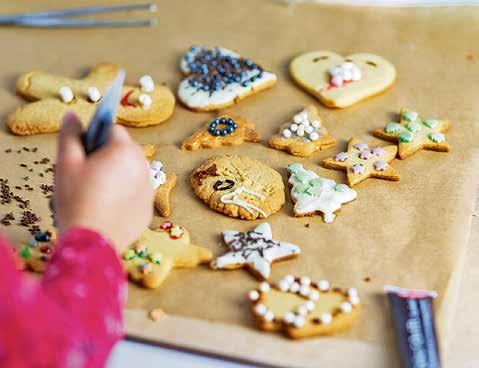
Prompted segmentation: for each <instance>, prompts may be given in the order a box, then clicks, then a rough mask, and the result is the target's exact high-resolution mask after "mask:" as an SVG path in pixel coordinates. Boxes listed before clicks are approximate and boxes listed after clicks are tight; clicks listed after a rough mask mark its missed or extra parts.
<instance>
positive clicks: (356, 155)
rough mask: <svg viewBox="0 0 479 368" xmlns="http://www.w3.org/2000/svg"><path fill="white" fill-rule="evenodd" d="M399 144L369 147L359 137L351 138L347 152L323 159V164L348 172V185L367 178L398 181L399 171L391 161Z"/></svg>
mask: <svg viewBox="0 0 479 368" xmlns="http://www.w3.org/2000/svg"><path fill="white" fill-rule="evenodd" d="M397 150H398V149H397V146H394V145H389V146H383V147H380V146H376V147H371V148H370V147H369V146H368V144H366V143H364V142H361V141H360V140H359V139H356V138H351V139H350V140H349V143H348V151H347V152H339V153H338V154H336V155H335V156H334V157H331V158H327V159H325V160H323V166H324V167H326V168H328V169H333V170H344V171H346V172H347V177H348V185H350V186H353V185H356V184H358V183H360V182H362V181H363V180H365V179H367V178H378V179H385V180H392V181H398V180H399V178H400V177H399V173H398V172H397V171H396V170H395V169H394V168H393V167H392V166H391V165H389V163H390V162H391V161H392V160H394V158H395V157H396V154H397Z"/></svg>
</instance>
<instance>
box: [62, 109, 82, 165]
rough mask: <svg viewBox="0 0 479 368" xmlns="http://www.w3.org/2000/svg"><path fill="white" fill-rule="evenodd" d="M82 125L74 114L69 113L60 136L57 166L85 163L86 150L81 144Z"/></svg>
mask: <svg viewBox="0 0 479 368" xmlns="http://www.w3.org/2000/svg"><path fill="white" fill-rule="evenodd" d="M81 132H82V125H81V122H80V120H79V119H78V117H77V116H76V115H75V114H74V113H73V112H67V113H66V114H65V116H64V117H63V124H62V128H61V130H60V133H59V134H58V144H57V165H62V166H63V165H66V166H71V165H77V164H79V163H81V162H83V161H84V159H85V150H84V148H83V145H82V143H81Z"/></svg>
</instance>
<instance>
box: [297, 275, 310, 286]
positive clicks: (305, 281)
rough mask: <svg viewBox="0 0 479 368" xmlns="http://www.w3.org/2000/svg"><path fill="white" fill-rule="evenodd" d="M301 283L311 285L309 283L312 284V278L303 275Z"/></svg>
mask: <svg viewBox="0 0 479 368" xmlns="http://www.w3.org/2000/svg"><path fill="white" fill-rule="evenodd" d="M299 283H300V284H301V285H306V286H309V285H311V279H310V278H309V277H308V276H302V277H301V278H300V279H299Z"/></svg>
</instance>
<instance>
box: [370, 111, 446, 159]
mask: <svg viewBox="0 0 479 368" xmlns="http://www.w3.org/2000/svg"><path fill="white" fill-rule="evenodd" d="M450 125H451V123H450V122H449V121H448V120H438V119H432V118H428V119H424V120H422V119H421V118H420V117H419V114H418V113H417V112H416V111H412V110H408V109H405V108H403V109H401V113H400V122H399V123H397V122H390V123H388V124H387V125H386V126H385V127H384V128H379V129H376V130H375V131H374V133H373V134H374V136H376V137H378V138H382V139H385V140H387V141H391V142H397V143H398V156H399V158H400V159H405V158H407V157H409V156H411V155H412V154H414V153H416V152H417V151H420V150H422V149H425V150H429V151H437V152H449V151H450V150H451V146H450V145H449V143H448V142H446V137H445V135H444V133H445V132H446V131H447V130H448V129H449V127H450Z"/></svg>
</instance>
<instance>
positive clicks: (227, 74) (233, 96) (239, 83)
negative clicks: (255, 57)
mask: <svg viewBox="0 0 479 368" xmlns="http://www.w3.org/2000/svg"><path fill="white" fill-rule="evenodd" d="M180 68H181V71H182V72H183V73H184V74H185V75H186V76H187V77H186V78H185V79H184V80H183V81H181V83H180V85H179V87H178V97H179V99H180V101H181V102H182V103H183V104H184V105H185V106H186V107H188V108H190V109H192V110H194V111H212V110H218V109H221V108H225V107H227V106H231V105H234V104H235V103H236V102H238V101H239V100H242V99H244V98H246V97H248V96H250V95H252V94H255V93H258V92H260V91H262V90H265V89H267V88H270V87H272V86H273V85H274V84H275V83H276V75H274V74H273V73H270V72H267V71H265V70H263V68H262V67H261V66H259V65H257V64H255V63H254V62H253V61H252V60H250V59H244V58H243V57H241V56H240V55H238V54H237V53H236V52H234V51H231V50H228V49H225V48H222V47H215V48H211V49H210V48H206V47H194V46H193V47H191V48H190V50H189V51H188V52H187V53H186V55H185V56H183V57H182V58H181V63H180Z"/></svg>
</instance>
